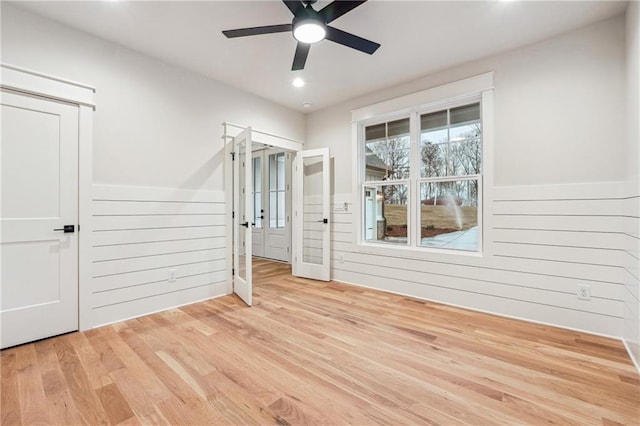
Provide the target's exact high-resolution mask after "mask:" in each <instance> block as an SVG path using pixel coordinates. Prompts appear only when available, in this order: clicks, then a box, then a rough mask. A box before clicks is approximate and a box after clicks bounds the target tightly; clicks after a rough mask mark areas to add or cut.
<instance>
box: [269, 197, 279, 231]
mask: <svg viewBox="0 0 640 426" xmlns="http://www.w3.org/2000/svg"><path fill="white" fill-rule="evenodd" d="M277 227H278V193H277V192H276V191H269V228H277Z"/></svg>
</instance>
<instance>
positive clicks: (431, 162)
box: [420, 135, 447, 177]
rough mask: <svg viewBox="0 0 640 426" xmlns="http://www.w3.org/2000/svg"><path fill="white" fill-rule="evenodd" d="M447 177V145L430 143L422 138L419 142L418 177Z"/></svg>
mask: <svg viewBox="0 0 640 426" xmlns="http://www.w3.org/2000/svg"><path fill="white" fill-rule="evenodd" d="M446 175H447V144H446V143H432V142H431V141H429V140H428V139H426V138H424V135H423V138H422V140H421V142H420V177H436V176H446Z"/></svg>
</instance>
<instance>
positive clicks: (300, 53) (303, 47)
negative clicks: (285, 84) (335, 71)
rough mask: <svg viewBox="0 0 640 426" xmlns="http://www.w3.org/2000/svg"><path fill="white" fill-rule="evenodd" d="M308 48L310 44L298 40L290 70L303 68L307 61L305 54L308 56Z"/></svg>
mask: <svg viewBox="0 0 640 426" xmlns="http://www.w3.org/2000/svg"><path fill="white" fill-rule="evenodd" d="M310 48H311V45H310V44H307V43H300V42H298V46H296V54H295V56H294V57H293V65H292V66H291V71H297V70H301V69H303V68H304V64H305V63H306V62H307V56H309V49H310Z"/></svg>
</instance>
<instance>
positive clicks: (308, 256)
mask: <svg viewBox="0 0 640 426" xmlns="http://www.w3.org/2000/svg"><path fill="white" fill-rule="evenodd" d="M302 167H303V171H302V176H303V177H302V179H303V187H304V196H303V200H302V212H303V214H302V217H303V228H302V261H303V262H305V263H313V264H318V265H320V264H322V249H323V243H322V232H323V227H324V226H325V225H324V223H323V220H324V217H323V213H322V196H323V193H322V191H323V189H322V177H323V173H324V172H325V171H324V170H323V163H322V156H321V155H318V156H314V157H304V158H303V159H302Z"/></svg>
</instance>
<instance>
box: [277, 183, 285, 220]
mask: <svg viewBox="0 0 640 426" xmlns="http://www.w3.org/2000/svg"><path fill="white" fill-rule="evenodd" d="M284 194H285V192H284V191H278V228H284V211H285V210H284Z"/></svg>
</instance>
